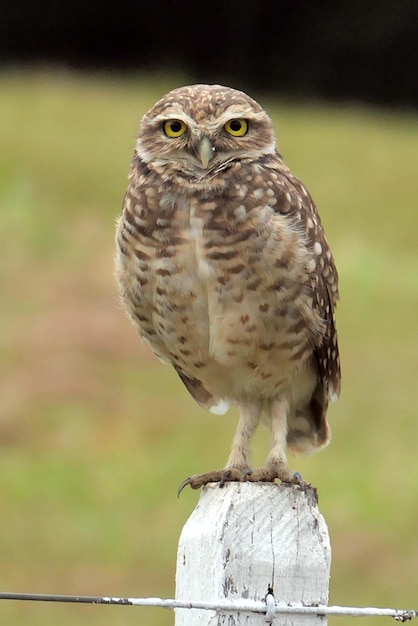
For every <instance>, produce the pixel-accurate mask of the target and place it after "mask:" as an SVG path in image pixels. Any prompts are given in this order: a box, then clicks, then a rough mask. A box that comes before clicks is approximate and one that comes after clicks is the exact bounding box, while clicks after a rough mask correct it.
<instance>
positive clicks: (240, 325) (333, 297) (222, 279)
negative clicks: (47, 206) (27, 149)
mask: <svg viewBox="0 0 418 626" xmlns="http://www.w3.org/2000/svg"><path fill="white" fill-rule="evenodd" d="M116 273H117V278H118V282H119V286H120V291H121V295H122V300H123V302H124V303H125V306H126V309H127V312H128V314H129V316H130V317H131V319H132V321H133V322H134V324H135V326H136V327H137V329H138V331H139V334H140V335H141V337H142V338H143V339H144V340H145V341H146V342H147V343H148V344H149V345H150V346H151V348H152V350H153V351H154V352H155V354H157V356H159V357H160V359H162V360H163V361H165V362H167V363H171V364H172V365H173V367H174V368H175V369H176V371H177V373H178V375H179V376H180V378H181V380H182V381H183V383H184V384H185V386H186V388H187V389H188V391H189V392H190V393H191V395H192V396H193V397H194V399H195V400H196V401H197V402H198V403H199V404H200V405H201V406H203V407H205V408H207V409H209V410H210V411H212V412H213V413H221V414H223V413H225V412H226V411H227V409H228V407H229V405H230V404H231V403H232V404H237V405H238V407H239V409H240V419H239V423H238V427H237V431H236V434H235V437H234V440H233V444H232V448H231V454H230V457H229V460H228V463H227V466H226V468H225V469H224V470H220V471H215V472H208V473H207V474H202V475H197V476H194V477H192V478H190V479H187V481H185V482H186V483H188V484H191V486H192V487H199V486H201V485H202V484H205V483H206V482H210V481H225V480H238V479H242V478H243V477H244V478H245V479H247V480H274V479H275V478H279V479H281V480H282V481H285V482H293V481H295V480H296V479H295V477H294V475H293V474H292V473H291V472H290V470H289V469H288V466H287V461H286V448H288V449H289V450H290V451H292V452H294V453H309V452H313V451H314V450H315V449H317V448H320V447H322V446H324V445H326V444H327V443H328V441H329V438H330V431H329V427H328V423H327V420H326V412H327V407H328V401H329V399H332V400H336V399H337V397H338V394H339V390H340V367H339V356H338V344H337V332H336V328H335V317H334V310H335V305H336V301H337V299H338V277H337V271H336V268H335V265H334V261H333V257H332V254H331V251H330V248H329V246H328V243H327V240H326V238H325V235H324V231H323V228H322V225H321V221H320V218H319V215H318V212H317V209H316V207H315V204H314V203H313V201H312V198H311V196H310V195H309V193H308V191H307V190H306V188H305V187H304V185H303V184H302V183H301V182H300V181H299V180H298V179H297V178H296V177H295V176H294V175H293V174H292V172H291V171H290V170H289V169H288V168H287V166H286V165H285V164H284V162H283V160H282V157H281V155H280V154H279V152H278V150H277V147H276V141H275V137H274V131H273V126H272V123H271V120H270V119H269V117H268V116H267V114H266V113H265V111H264V110H263V109H262V108H261V107H260V105H259V104H257V103H256V102H255V101H254V100H252V99H251V98H250V97H249V96H247V95H246V94H244V93H242V92H239V91H236V90H233V89H230V88H227V87H222V86H218V85H193V86H189V87H183V88H180V89H175V90H174V91H172V92H170V93H169V94H167V95H166V96H164V97H163V98H162V99H161V100H160V101H159V102H157V104H155V105H154V107H152V108H151V110H150V111H149V112H148V113H147V114H146V115H145V116H144V117H143V119H142V123H141V129H140V132H139V136H138V139H137V143H136V147H135V152H134V157H133V160H132V164H131V170H130V176H129V185H128V189H127V191H126V195H125V200H124V207H123V213H122V216H121V218H120V220H119V222H118V227H117V257H116ZM260 419H263V421H264V422H265V423H266V424H267V425H268V427H269V428H270V429H271V433H272V437H271V445H270V450H269V454H268V457H267V462H266V465H265V467H263V468H258V469H254V468H251V466H250V456H249V454H250V450H249V440H250V438H251V435H252V434H253V432H254V430H255V428H256V427H257V425H258V424H259V422H260Z"/></svg>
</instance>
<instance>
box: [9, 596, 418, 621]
mask: <svg viewBox="0 0 418 626" xmlns="http://www.w3.org/2000/svg"><path fill="white" fill-rule="evenodd" d="M0 600H20V601H34V602H77V603H82V604H119V605H125V606H126V605H129V606H154V607H162V608H166V609H200V610H208V611H217V612H218V613H219V612H224V611H241V612H246V613H265V614H267V615H266V617H268V621H271V620H272V619H273V618H274V616H275V615H277V614H291V613H294V614H300V615H307V614H309V615H348V616H351V617H393V618H395V620H397V621H399V622H406V621H409V620H411V619H413V618H416V617H418V611H413V610H405V609H385V608H375V607H363V608H361V607H347V606H325V605H320V606H303V605H302V604H293V605H287V604H281V603H276V604H275V605H273V604H272V602H271V600H272V598H267V600H269V601H267V600H266V601H256V600H253V601H251V600H245V601H243V600H235V601H233V602H230V601H227V600H219V601H218V602H207V601H203V600H202V601H192V600H190V601H188V600H172V599H164V598H119V597H113V596H71V595H55V594H41V593H7V592H0Z"/></svg>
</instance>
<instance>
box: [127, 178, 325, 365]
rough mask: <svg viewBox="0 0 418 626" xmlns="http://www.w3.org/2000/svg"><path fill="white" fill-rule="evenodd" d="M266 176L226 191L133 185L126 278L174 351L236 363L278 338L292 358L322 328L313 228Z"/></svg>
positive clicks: (141, 321)
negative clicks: (315, 303)
mask: <svg viewBox="0 0 418 626" xmlns="http://www.w3.org/2000/svg"><path fill="white" fill-rule="evenodd" d="M261 182H262V181H261V180H260V186H259V187H256V188H255V189H254V188H252V192H251V193H250V192H249V191H248V186H247V185H245V184H240V185H235V186H234V187H233V188H232V192H231V190H230V192H229V194H227V193H222V194H218V195H214V194H211V195H208V194H206V195H205V194H196V195H194V196H190V195H185V194H182V193H176V192H173V191H171V190H166V191H164V192H161V191H160V192H159V190H158V189H157V188H155V187H147V188H146V189H144V190H141V189H140V190H139V191H138V187H135V188H134V189H133V190H131V191H129V190H128V194H127V196H126V200H125V210H124V214H123V216H122V218H121V221H120V223H119V228H118V242H119V249H120V254H119V264H118V265H119V269H118V275H119V282H120V284H121V286H122V293H123V297H124V300H125V302H126V303H127V306H128V310H129V312H130V315H131V317H132V318H133V319H134V321H135V322H136V324H137V325H138V327H139V329H140V332H141V334H142V335H143V336H144V338H145V339H147V340H148V341H149V343H150V344H151V346H152V347H153V349H154V351H155V352H156V353H157V354H158V355H159V356H160V357H161V358H163V359H164V360H172V359H173V355H175V356H176V358H177V359H183V360H188V357H189V355H191V354H192V355H193V358H194V359H195V358H196V357H197V359H198V361H199V360H203V359H207V358H208V357H211V358H214V359H215V360H217V361H218V362H222V363H224V364H228V363H230V364H233V363H234V362H235V361H236V360H237V359H241V360H242V358H245V357H247V358H250V357H251V355H252V354H253V353H254V352H256V351H258V352H260V350H261V351H263V350H265V351H266V354H267V352H268V353H269V354H271V353H272V352H273V353H274V349H273V350H272V348H274V346H281V348H280V350H279V352H280V354H281V355H284V356H285V357H286V358H288V357H289V355H290V356H291V354H293V353H300V351H301V350H302V351H303V350H305V349H306V346H307V344H311V343H312V341H311V339H312V335H313V334H315V333H317V332H319V327H320V324H321V322H320V320H319V319H318V318H315V319H314V317H315V316H313V313H312V296H311V292H310V283H309V276H308V274H307V264H308V263H309V260H310V258H311V254H310V253H309V251H308V249H307V247H306V242H305V239H304V236H303V233H302V232H301V230H300V228H299V227H298V224H297V221H296V220H295V219H294V218H293V216H292V215H289V214H282V213H281V212H278V211H277V209H276V208H275V205H276V204H277V198H276V195H275V194H274V193H273V190H272V187H271V186H268V185H266V184H265V181H264V184H263V185H261ZM292 333H294V337H293V341H292V340H290V342H289V336H290V337H291V338H292ZM186 344H187V345H186ZM286 351H287V352H286Z"/></svg>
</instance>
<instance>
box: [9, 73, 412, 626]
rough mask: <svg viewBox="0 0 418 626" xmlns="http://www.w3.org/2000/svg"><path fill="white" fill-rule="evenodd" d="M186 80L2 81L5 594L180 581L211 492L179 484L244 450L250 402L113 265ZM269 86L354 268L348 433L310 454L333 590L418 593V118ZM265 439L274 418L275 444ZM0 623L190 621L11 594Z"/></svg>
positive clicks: (345, 275)
mask: <svg viewBox="0 0 418 626" xmlns="http://www.w3.org/2000/svg"><path fill="white" fill-rule="evenodd" d="M174 86H176V84H175V83H174V82H170V81H168V80H166V79H164V78H160V79H158V80H155V81H153V80H151V79H149V78H143V79H141V78H137V79H126V80H123V79H120V78H110V77H109V78H106V77H94V76H87V75H83V76H77V75H71V74H65V73H30V72H26V73H23V72H21V73H9V74H7V73H5V74H3V75H1V76H0V90H1V99H0V136H1V138H2V140H1V141H2V149H1V152H0V210H1V215H2V227H1V230H0V249H1V252H2V255H1V264H0V286H1V290H2V305H1V309H0V371H1V377H0V394H1V404H0V448H1V450H0V451H1V454H0V493H1V502H2V513H1V533H0V555H1V558H0V589H1V590H5V591H7V590H8V591H30V592H39V593H41V592H45V593H76V594H105V595H106V594H107V595H109V594H112V595H127V596H129V595H138V596H146V595H154V596H168V597H170V596H173V594H174V573H175V558H176V547H177V542H178V537H179V534H180V531H181V528H182V526H183V524H184V522H185V520H186V519H187V517H188V515H189V514H190V512H191V511H192V509H193V507H194V506H195V504H196V502H197V495H196V494H195V493H194V492H192V491H185V492H184V493H183V494H182V497H181V499H180V500H177V499H176V496H175V493H176V488H177V485H178V483H179V482H180V481H181V480H182V479H183V478H184V477H185V476H186V475H189V474H190V473H194V472H197V471H200V470H205V469H210V468H214V467H218V466H221V465H222V464H223V463H224V461H225V459H226V456H227V452H228V448H229V444H230V440H231V437H232V433H233V430H234V427H235V418H236V415H235V414H234V413H232V415H231V417H230V418H219V417H213V416H209V415H208V414H206V413H205V412H204V411H202V410H201V409H200V408H199V407H198V406H197V405H196V404H195V403H194V402H193V400H192V399H191V398H190V397H189V396H188V395H187V392H186V391H185V389H183V387H182V386H181V383H180V382H179V381H178V380H177V378H176V375H175V374H174V372H173V371H172V370H171V369H170V368H168V367H164V366H163V365H161V364H160V363H159V362H158V361H157V360H156V359H155V358H154V357H153V356H152V355H151V354H150V352H149V351H148V350H147V349H146V348H145V347H144V346H142V345H141V343H140V342H139V341H138V340H137V338H136V334H135V331H134V330H133V328H132V327H131V326H130V324H129V322H128V321H127V320H126V319H125V317H124V315H123V313H122V312H121V311H120V307H119V304H118V298H117V294H116V289H115V286H114V283H113V276H112V271H113V270H112V262H113V261H112V257H113V231H114V220H115V218H116V216H117V215H118V213H119V209H120V206H121V200H122V196H123V192H124V187H125V184H126V176H127V170H128V165H129V161H130V158H131V154H132V149H133V144H134V138H135V133H136V130H137V128H138V123H139V119H140V117H141V116H142V114H143V113H144V112H145V111H146V110H147V108H149V106H150V105H151V104H152V103H153V102H154V101H155V100H156V99H157V98H158V97H159V96H161V95H162V94H163V93H164V92H166V91H167V90H168V89H170V88H171V87H174ZM259 99H262V101H263V102H264V104H265V105H266V106H267V108H268V110H269V112H270V113H271V115H272V117H273V119H274V122H275V125H276V128H277V131H278V136H279V144H280V148H281V150H282V152H283V154H284V155H285V158H286V160H287V162H288V164H289V165H290V166H291V167H292V168H293V169H294V171H295V172H296V173H297V174H298V175H299V176H300V177H301V178H302V179H303V180H304V181H305V183H306V184H307V186H308V187H309V188H310V190H311V192H312V194H313V196H314V198H315V199H316V201H317V204H318V206H319V208H320V212H321V216H322V219H323V222H324V224H325V227H326V231H327V234H328V237H329V239H330V242H331V245H332V248H333V251H334V254H335V257H336V260H337V264H338V268H339V272H340V277H341V295H342V302H341V305H340V307H339V311H338V326H339V332H340V341H341V352H342V359H343V392H342V396H341V400H340V402H339V404H338V405H336V406H335V407H334V406H333V407H331V410H330V420H331V424H332V427H333V442H332V444H331V446H330V447H329V448H328V449H327V450H326V451H325V452H323V453H321V454H319V455H317V456H314V457H311V458H308V459H301V460H292V461H291V463H292V465H293V466H294V468H295V469H298V470H299V471H301V473H302V474H303V475H304V476H305V477H306V478H308V479H309V480H310V481H312V482H313V483H314V484H315V485H317V487H318V489H319V493H320V505H321V510H322V512H323V514H324V516H325V518H326V520H327V522H328V525H329V529H330V534H331V539H332V546H333V570H332V579H331V598H330V601H331V602H332V603H340V604H355V605H371V604H377V605H385V606H386V605H388V606H389V605H393V606H397V607H403V606H405V607H413V606H414V605H415V604H416V580H417V576H418V548H417V546H418V543H417V541H416V539H417V530H416V528H417V526H416V520H417V516H418V464H417V462H416V453H415V442H416V440H417V436H418V420H417V407H418V393H417V385H416V372H417V371H418V367H417V366H418V353H417V345H416V343H417V342H416V315H417V310H418V272H417V261H418V252H417V245H416V233H417V228H418V218H417V212H416V202H417V197H418V177H417V176H416V160H417V152H418V149H417V142H416V137H417V131H418V119H417V117H416V116H414V115H412V114H402V113H394V112H393V113H391V112H382V111H379V110H376V109H366V108H360V107H355V106H348V105H347V106H346V107H342V106H338V107H332V106H319V105H315V104H313V103H306V104H300V103H299V104H290V103H286V102H280V101H277V100H275V99H272V98H271V96H270V97H267V98H262V96H261V97H260V98H259ZM220 435H221V436H220ZM266 441H267V440H266V433H259V435H258V436H257V438H256V444H255V458H256V459H259V460H262V459H263V457H264V454H265V448H266ZM0 620H1V622H2V623H10V624H13V625H14V626H21V625H22V626H23V625H26V624H30V625H31V626H37V625H42V626H48V625H49V624H51V625H52V624H56V623H57V622H58V621H59V623H60V624H61V626H67V624H68V625H69V624H74V623H75V622H76V623H77V624H80V625H82V624H89V625H91V626H95V624H107V625H109V626H117V625H119V624H126V623H127V622H128V621H129V620H130V621H132V622H134V621H135V622H138V621H139V622H140V623H147V624H148V625H149V626H164V625H165V624H172V623H173V615H172V614H171V613H168V612H164V611H161V610H158V609H129V608H119V607H114V608H113V607H87V606H81V607H80V606H72V605H33V604H23V603H14V602H10V603H5V602H4V603H2V604H1V605H0ZM334 622H335V623H338V625H340V626H345V624H349V623H350V624H351V620H349V619H348V618H347V619H344V618H338V621H337V618H334V619H332V618H331V619H330V624H333V623H334ZM376 623H377V622H376Z"/></svg>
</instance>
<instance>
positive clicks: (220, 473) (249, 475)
mask: <svg viewBox="0 0 418 626" xmlns="http://www.w3.org/2000/svg"><path fill="white" fill-rule="evenodd" d="M276 479H278V480H280V481H281V482H282V483H288V484H293V485H299V486H300V487H302V488H305V487H310V485H309V484H308V483H306V482H305V481H304V480H303V478H302V476H301V475H300V474H298V473H297V472H294V473H293V472H291V471H290V470H289V468H288V467H287V465H286V464H285V463H269V464H268V465H267V466H266V467H260V468H257V469H250V468H245V469H242V468H239V467H231V468H226V469H223V470H217V471H213V472H206V473H205V474H195V475H194V476H191V477H190V478H186V479H185V480H183V482H182V483H181V485H180V487H179V488H178V491H177V496H179V495H180V494H181V492H182V491H183V489H184V488H185V487H186V486H187V485H190V487H191V488H192V489H200V487H203V486H204V485H207V484H208V483H219V486H220V487H223V486H224V485H225V483H228V482H252V483H258V482H263V483H267V482H270V483H272V482H274V481H275V480H276Z"/></svg>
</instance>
